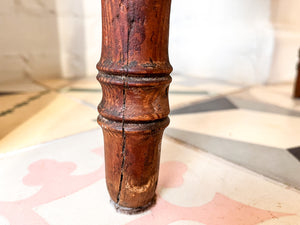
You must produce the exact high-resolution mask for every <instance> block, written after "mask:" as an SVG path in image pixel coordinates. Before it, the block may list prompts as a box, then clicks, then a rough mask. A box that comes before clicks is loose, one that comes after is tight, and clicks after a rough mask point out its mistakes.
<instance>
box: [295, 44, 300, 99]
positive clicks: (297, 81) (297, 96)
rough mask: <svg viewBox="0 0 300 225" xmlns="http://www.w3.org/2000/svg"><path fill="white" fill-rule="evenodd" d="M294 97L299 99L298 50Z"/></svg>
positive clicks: (299, 68)
mask: <svg viewBox="0 0 300 225" xmlns="http://www.w3.org/2000/svg"><path fill="white" fill-rule="evenodd" d="M294 97H295V98H300V49H299V62H298V65H297V77H296V81H295V89H294Z"/></svg>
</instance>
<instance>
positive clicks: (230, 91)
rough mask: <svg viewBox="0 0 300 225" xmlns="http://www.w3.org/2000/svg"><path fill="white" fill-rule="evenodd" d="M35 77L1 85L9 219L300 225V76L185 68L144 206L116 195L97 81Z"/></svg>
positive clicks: (11, 223)
mask: <svg viewBox="0 0 300 225" xmlns="http://www.w3.org/2000/svg"><path fill="white" fill-rule="evenodd" d="M24 84H25V86H26V88H24V87H23V86H22V85H21V84H19V83H10V84H6V85H4V84H2V85H0V124H1V131H0V225H23V224H24V225H69V224H72V225H86V224H88V225H99V224H101V225H106V224H107V225H111V224H112V225H113V224H117V225H121V224H124V225H125V224H137V225H139V224H141V225H144V224H145V225H147V224H149V225H150V224H151V225H152V224H155V225H156V224H158V225H167V224H172V225H196V224H201V225H298V224H299V225H300V191H298V190H296V189H293V187H296V188H299V189H300V177H299V176H298V173H299V172H300V161H299V160H300V115H299V113H300V108H299V107H300V106H299V105H300V101H297V100H293V99H291V98H290V96H291V91H292V84H280V85H269V86H255V87H242V86H238V85H232V84H225V83H222V82H216V81H214V82H213V81H208V80H201V79H199V78H193V77H185V76H174V77H173V84H172V86H171V89H170V105H171V109H172V113H171V116H170V117H171V124H170V126H169V128H168V129H167V130H166V132H165V137H164V140H163V145H162V159H161V167H160V180H159V184H158V189H157V195H158V201H157V204H156V205H155V207H153V208H152V209H151V210H150V211H148V212H145V213H143V214H139V215H135V216H127V215H122V214H119V213H116V212H115V210H114V208H113V206H111V205H110V204H109V196H108V193H107V191H106V186H105V180H104V167H103V140H102V133H101V130H100V128H98V125H97V123H96V118H97V110H96V108H97V104H98V103H99V101H100V99H101V91H100V85H99V84H98V83H97V81H96V79H95V78H88V79H81V80H61V79H50V80H39V81H35V82H31V81H26V82H24ZM70 135H72V136H70ZM174 138H175V139H177V140H175V139H174ZM45 142H47V143H46V144H41V143H45ZM192 146H194V147H192ZM207 152H209V153H207ZM210 153H212V154H210ZM215 155H217V156H215ZM222 158H223V159H222ZM224 159H226V160H228V161H226V160H224ZM229 161H231V162H229ZM232 162H234V163H235V164H232ZM237 164H238V165H237ZM239 165H240V166H239ZM249 169H250V170H249ZM253 171H255V172H253ZM263 175H264V176H263ZM270 178H272V179H270ZM278 181H280V182H281V183H279V182H278Z"/></svg>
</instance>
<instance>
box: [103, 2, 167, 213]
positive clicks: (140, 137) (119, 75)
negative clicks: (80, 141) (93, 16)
mask: <svg viewBox="0 0 300 225" xmlns="http://www.w3.org/2000/svg"><path fill="white" fill-rule="evenodd" d="M170 4H171V0H130V1H129V0H118V1H116V0H102V53H101V58H100V61H99V63H98V64H97V69H98V70H99V74H98V76H97V79H98V81H99V82H100V84H101V86H102V91H103V97H102V101H101V103H100V104H99V107H98V111H99V117H98V123H99V124H100V126H101V127H102V130H103V135H104V144H105V170H106V183H107V188H108V191H109V194H110V197H111V199H112V201H113V202H114V204H115V206H116V208H117V209H118V210H120V211H122V212H126V213H137V212H140V211H143V210H145V209H146V208H148V207H150V206H151V205H152V204H153V203H154V202H155V189H156V185H157V180H158V171H159V160H160V148H161V140H162V135H163V131H164V129H165V128H166V127H167V126H168V124H169V118H168V114H169V112H170V110H169V101H168V88H169V84H170V82H171V77H170V75H169V74H170V73H171V71H172V66H171V65H170V63H169V56H168V36H169V16H170Z"/></svg>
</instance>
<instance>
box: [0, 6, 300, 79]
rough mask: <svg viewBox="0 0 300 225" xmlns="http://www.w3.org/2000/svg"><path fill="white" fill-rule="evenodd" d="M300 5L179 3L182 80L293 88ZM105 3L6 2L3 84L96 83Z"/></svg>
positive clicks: (174, 18) (175, 17) (174, 20)
mask: <svg viewBox="0 0 300 225" xmlns="http://www.w3.org/2000/svg"><path fill="white" fill-rule="evenodd" d="M299 7H300V1H299V0H242V1H241V0H226V1H225V0H209V1H207V0H185V1H183V0H173V1H172V13H171V27H170V61H171V64H172V65H173V67H174V73H173V74H178V75H183V76H184V75H189V76H197V77H203V78H213V79H218V80H223V81H229V82H234V83H239V84H262V83H276V82H285V81H292V80H293V79H294V77H295V65H296V61H297V50H298V48H299V43H300V13H299ZM100 52H101V1H100V0H86V1H82V0H63V1H61V0H47V1H45V0H3V1H1V2H0V74H1V76H0V82H3V81H12V80H16V79H24V78H26V77H32V78H38V79H41V78H50V77H63V78H73V77H77V78H78V77H87V76H93V77H95V75H96V73H97V71H96V69H95V65H96V63H97V61H98V59H99V57H100Z"/></svg>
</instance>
